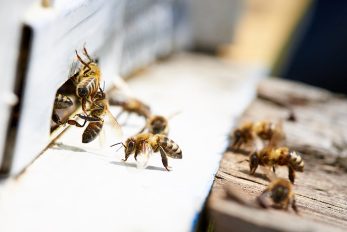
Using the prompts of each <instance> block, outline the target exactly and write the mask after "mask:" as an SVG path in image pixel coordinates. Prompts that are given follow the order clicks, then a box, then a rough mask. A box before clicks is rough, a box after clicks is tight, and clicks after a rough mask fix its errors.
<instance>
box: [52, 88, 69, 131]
mask: <svg viewBox="0 0 347 232" xmlns="http://www.w3.org/2000/svg"><path fill="white" fill-rule="evenodd" d="M72 104H73V102H72V100H71V99H70V98H69V97H68V96H65V95H63V94H61V93H57V94H56V95H55V99H54V106H53V113H52V120H53V121H54V122H55V123H56V124H58V125H61V124H63V123H62V122H61V121H60V117H59V115H58V114H57V112H56V110H58V109H67V108H69V107H70V106H72Z"/></svg>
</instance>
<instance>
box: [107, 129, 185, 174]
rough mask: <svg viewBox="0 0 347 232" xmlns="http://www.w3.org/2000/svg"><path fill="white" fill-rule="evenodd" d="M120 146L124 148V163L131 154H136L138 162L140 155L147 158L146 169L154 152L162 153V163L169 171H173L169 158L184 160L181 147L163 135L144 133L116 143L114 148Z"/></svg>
mask: <svg viewBox="0 0 347 232" xmlns="http://www.w3.org/2000/svg"><path fill="white" fill-rule="evenodd" d="M118 144H121V145H122V146H123V147H124V152H125V158H124V159H123V160H124V161H127V160H128V158H129V156H130V155H131V154H134V158H135V160H136V161H137V156H138V155H143V156H145V157H147V160H146V163H145V164H144V167H147V164H148V158H149V156H150V155H151V154H152V153H153V152H158V151H159V152H160V155H161V161H162V163H163V166H164V167H165V169H166V170H167V171H170V169H171V167H169V165H168V160H167V156H168V157H170V158H173V159H182V150H181V149H180V147H179V146H178V145H177V144H176V143H175V142H174V141H173V140H171V139H169V138H168V137H166V136H165V135H161V134H156V135H153V134H151V133H142V134H138V135H135V136H133V137H130V138H128V139H127V140H126V141H125V143H116V144H113V145H112V146H115V145H118ZM112 146H111V147H112Z"/></svg>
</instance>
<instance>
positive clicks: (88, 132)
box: [82, 122, 103, 143]
mask: <svg viewBox="0 0 347 232" xmlns="http://www.w3.org/2000/svg"><path fill="white" fill-rule="evenodd" d="M102 126H103V122H90V123H89V125H88V126H87V128H86V129H85V130H84V132H83V135H82V143H89V142H91V141H93V140H94V139H95V138H96V137H97V136H98V134H99V133H100V131H101V129H102Z"/></svg>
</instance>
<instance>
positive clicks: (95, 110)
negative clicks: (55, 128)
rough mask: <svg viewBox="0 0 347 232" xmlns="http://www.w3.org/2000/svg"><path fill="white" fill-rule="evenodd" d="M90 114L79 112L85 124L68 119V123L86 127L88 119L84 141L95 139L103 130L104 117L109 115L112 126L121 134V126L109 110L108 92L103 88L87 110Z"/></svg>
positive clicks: (83, 135)
mask: <svg viewBox="0 0 347 232" xmlns="http://www.w3.org/2000/svg"><path fill="white" fill-rule="evenodd" d="M87 111H89V114H87V115H84V114H77V115H76V116H78V117H79V118H81V119H84V123H83V124H79V123H78V122H77V121H76V120H68V122H67V123H68V124H70V125H75V126H77V127H84V126H85V124H86V123H87V121H88V122H89V124H88V126H87V127H86V129H85V130H84V132H83V134H82V143H89V142H91V141H93V140H94V139H95V138H96V137H97V136H98V135H99V133H100V131H101V130H102V127H103V125H104V117H105V115H107V116H108V118H109V119H110V122H111V123H112V126H114V127H115V128H116V132H117V134H118V136H120V135H121V128H120V125H119V124H118V122H117V120H116V119H115V118H114V117H113V115H112V114H111V112H110V111H109V105H108V100H107V98H106V94H105V93H104V91H103V90H102V89H100V90H99V91H98V92H97V93H96V94H95V96H94V98H93V101H92V103H91V105H90V108H89V109H88V110H87Z"/></svg>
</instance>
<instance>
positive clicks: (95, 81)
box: [71, 48, 101, 111]
mask: <svg viewBox="0 0 347 232" xmlns="http://www.w3.org/2000/svg"><path fill="white" fill-rule="evenodd" d="M83 52H84V55H85V56H86V57H87V58H88V62H86V61H84V60H83V59H82V58H81V57H80V56H79V55H78V53H77V51H76V56H77V58H78V60H79V61H80V62H81V64H82V68H80V70H79V71H78V72H77V73H76V74H75V75H73V76H72V77H71V78H72V81H73V82H74V83H75V85H76V95H77V96H78V97H79V98H80V99H81V103H82V109H83V111H85V110H86V104H87V101H92V100H93V98H94V96H95V94H96V93H97V92H98V89H99V87H100V77H101V72H100V68H99V66H98V64H97V63H96V62H95V61H94V60H93V59H91V58H90V56H89V54H88V52H87V50H86V48H84V49H83Z"/></svg>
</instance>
